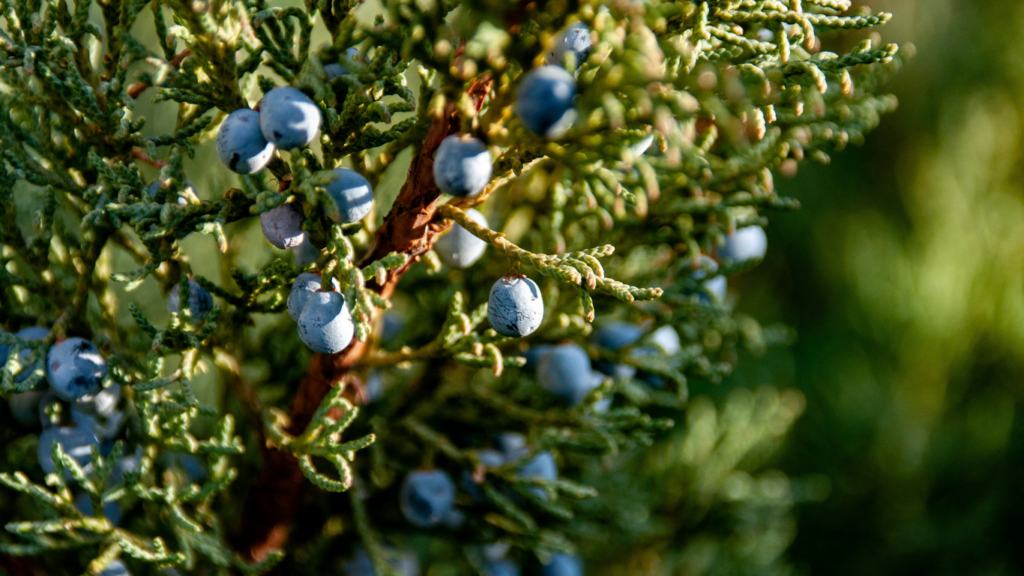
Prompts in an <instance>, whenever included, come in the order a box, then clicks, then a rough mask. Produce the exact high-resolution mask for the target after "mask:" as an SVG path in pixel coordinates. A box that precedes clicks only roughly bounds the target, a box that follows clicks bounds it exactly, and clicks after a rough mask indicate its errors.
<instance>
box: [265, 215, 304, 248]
mask: <svg viewBox="0 0 1024 576" xmlns="http://www.w3.org/2000/svg"><path fill="white" fill-rule="evenodd" d="M303 218H304V215H303V214H302V208H300V207H298V206H297V205H295V204H282V205H280V206H278V207H276V208H271V209H270V210H267V211H266V212H263V213H262V214H260V227H261V228H263V236H265V237H266V239H267V241H268V242H270V243H271V244H273V245H274V246H275V247H277V248H280V249H282V250H285V249H288V248H298V247H299V246H300V245H301V244H302V242H303V241H304V240H305V239H306V233H305V232H304V231H303V230H302V220H303Z"/></svg>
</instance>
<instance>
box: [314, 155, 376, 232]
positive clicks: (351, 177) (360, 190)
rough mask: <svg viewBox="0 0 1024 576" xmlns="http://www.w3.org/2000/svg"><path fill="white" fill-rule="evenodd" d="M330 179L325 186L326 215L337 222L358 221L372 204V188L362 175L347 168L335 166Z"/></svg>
mask: <svg viewBox="0 0 1024 576" xmlns="http://www.w3.org/2000/svg"><path fill="white" fill-rule="evenodd" d="M333 172H334V175H333V176H332V177H331V181H330V183H329V184H327V186H325V188H326V189H327V197H328V198H329V199H330V201H329V202H326V203H325V205H324V208H325V210H326V212H327V216H328V217H329V218H330V219H331V220H334V221H335V222H337V223H339V224H353V223H355V222H359V221H360V220H362V219H363V217H365V216H366V215H367V214H369V213H370V208H371V207H372V206H373V188H372V187H371V186H370V183H369V182H368V181H367V180H366V178H363V175H362V174H360V173H359V172H356V171H355V170H349V169H348V168H335V169H334V170H333Z"/></svg>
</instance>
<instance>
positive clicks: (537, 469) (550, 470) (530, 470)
mask: <svg viewBox="0 0 1024 576" xmlns="http://www.w3.org/2000/svg"><path fill="white" fill-rule="evenodd" d="M518 474H519V476H521V477H523V478H540V479H542V480H554V479H555V478H558V465H557V464H555V457H554V456H552V455H551V452H546V451H545V452H541V453H540V454H537V455H536V456H534V457H533V458H532V459H531V460H530V461H529V462H527V463H526V464H523V465H522V466H521V467H520V468H519V472H518Z"/></svg>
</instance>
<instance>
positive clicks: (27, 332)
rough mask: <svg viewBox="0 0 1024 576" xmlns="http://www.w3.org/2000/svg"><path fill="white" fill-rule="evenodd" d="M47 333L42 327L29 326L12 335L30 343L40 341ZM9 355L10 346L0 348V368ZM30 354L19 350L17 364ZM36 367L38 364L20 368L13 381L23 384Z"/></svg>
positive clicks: (5, 362)
mask: <svg viewBox="0 0 1024 576" xmlns="http://www.w3.org/2000/svg"><path fill="white" fill-rule="evenodd" d="M49 333H50V331H49V330H48V329H46V328H43V327H42V326H30V327H28V328H22V329H21V330H18V331H17V332H15V333H14V335H15V336H17V337H18V338H21V339H22V340H30V341H31V340H42V339H43V338H46V335H47V334H49ZM10 353H11V347H10V346H8V345H4V346H0V368H2V367H3V366H4V365H5V364H7V360H8V357H9V356H10ZM30 353H31V352H29V351H28V350H21V351H20V352H18V361H19V364H20V363H21V362H22V361H23V360H24V358H25V357H26V356H28V355H29V354H30ZM38 367H39V365H38V363H37V364H33V365H32V366H22V367H21V370H20V371H19V372H18V373H17V374H16V375H15V376H14V381H15V382H24V381H25V380H27V379H28V378H29V376H32V374H34V373H35V371H36V369H37V368H38ZM36 387H37V388H38V387H39V386H36Z"/></svg>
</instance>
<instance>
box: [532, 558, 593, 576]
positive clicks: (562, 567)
mask: <svg viewBox="0 0 1024 576" xmlns="http://www.w3.org/2000/svg"><path fill="white" fill-rule="evenodd" d="M540 573H541V576H583V560H582V559H581V558H580V557H579V556H576V555H575V554H555V555H553V556H551V561H550V562H548V563H547V564H544V565H542V566H541V567H540Z"/></svg>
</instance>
